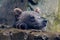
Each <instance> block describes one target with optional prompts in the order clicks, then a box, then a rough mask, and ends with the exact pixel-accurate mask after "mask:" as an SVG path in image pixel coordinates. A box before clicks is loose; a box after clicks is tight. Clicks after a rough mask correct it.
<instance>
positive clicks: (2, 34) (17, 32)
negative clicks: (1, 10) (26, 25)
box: [0, 28, 60, 40]
mask: <svg viewBox="0 0 60 40" xmlns="http://www.w3.org/2000/svg"><path fill="white" fill-rule="evenodd" d="M0 40H60V33H53V32H42V31H39V30H21V29H14V28H11V29H0Z"/></svg>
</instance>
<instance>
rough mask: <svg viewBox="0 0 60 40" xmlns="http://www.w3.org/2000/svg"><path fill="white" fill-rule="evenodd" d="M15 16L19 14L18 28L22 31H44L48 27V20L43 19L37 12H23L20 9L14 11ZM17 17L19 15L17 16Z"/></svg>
mask: <svg viewBox="0 0 60 40" xmlns="http://www.w3.org/2000/svg"><path fill="white" fill-rule="evenodd" d="M14 12H15V14H16V13H18V14H19V15H18V17H17V19H18V21H17V22H16V24H15V25H16V28H21V29H42V28H44V27H46V24H47V20H46V18H44V17H41V16H40V15H39V13H38V12H35V11H22V10H21V9H19V8H16V9H14ZM16 15H17V14H16Z"/></svg>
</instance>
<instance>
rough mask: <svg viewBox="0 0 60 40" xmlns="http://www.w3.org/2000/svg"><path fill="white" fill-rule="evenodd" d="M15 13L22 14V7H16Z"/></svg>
mask: <svg viewBox="0 0 60 40" xmlns="http://www.w3.org/2000/svg"><path fill="white" fill-rule="evenodd" d="M14 12H15V15H18V14H21V13H22V12H23V11H22V10H21V9H20V8H15V9H14Z"/></svg>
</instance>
